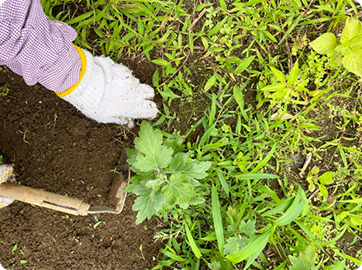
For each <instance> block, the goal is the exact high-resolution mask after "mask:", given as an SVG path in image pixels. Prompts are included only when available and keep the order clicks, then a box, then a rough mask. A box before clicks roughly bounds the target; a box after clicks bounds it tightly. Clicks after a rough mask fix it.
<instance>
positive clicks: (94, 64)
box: [58, 48, 158, 127]
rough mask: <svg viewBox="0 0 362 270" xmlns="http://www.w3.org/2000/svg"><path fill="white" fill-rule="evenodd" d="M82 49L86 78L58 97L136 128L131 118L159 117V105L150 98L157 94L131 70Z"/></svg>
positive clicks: (90, 114) (91, 115) (107, 119)
mask: <svg viewBox="0 0 362 270" xmlns="http://www.w3.org/2000/svg"><path fill="white" fill-rule="evenodd" d="M78 49H79V48H78ZM82 51H83V52H84V55H85V58H86V69H85V73H84V75H83V78H81V80H80V83H79V85H78V86H77V87H76V88H75V89H74V90H72V91H71V92H70V94H67V95H66V96H64V97H62V96H61V95H62V93H60V94H59V93H58V95H59V96H61V97H62V98H63V99H64V100H66V101H68V102H69V103H71V104H72V105H74V106H75V107H76V108H77V109H78V110H80V111H81V112H82V113H83V114H84V115H86V116H87V117H89V118H92V119H94V120H96V121H98V122H100V123H116V124H120V125H128V127H133V121H132V119H135V118H143V119H151V118H155V117H156V115H157V113H158V109H157V106H156V104H155V103H154V102H152V101H150V99H152V98H153V97H154V90H153V88H152V87H151V86H149V85H146V84H141V83H140V82H139V80H138V79H137V78H135V77H134V76H133V75H132V71H131V70H129V69H128V68H127V67H125V66H123V65H122V64H117V63H115V62H113V61H112V60H111V59H110V58H108V57H104V56H101V57H93V56H92V55H91V54H90V53H89V52H87V51H85V50H83V49H82ZM81 57H82V55H81ZM83 57H84V56H83ZM83 62H84V59H83V60H82V63H83Z"/></svg>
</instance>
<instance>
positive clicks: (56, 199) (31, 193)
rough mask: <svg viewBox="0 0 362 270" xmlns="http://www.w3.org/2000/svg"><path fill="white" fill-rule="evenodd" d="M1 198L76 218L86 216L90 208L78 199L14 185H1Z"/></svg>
mask: <svg viewBox="0 0 362 270" xmlns="http://www.w3.org/2000/svg"><path fill="white" fill-rule="evenodd" d="M0 196H3V197H7V198H11V199H14V200H17V201H21V202H25V203H30V204H33V205H38V206H41V207H45V208H49V209H52V210H56V211H60V212H64V213H67V214H71V215H76V216H78V215H80V216H86V215H87V214H88V209H89V207H90V205H89V204H87V203H84V202H83V201H81V200H78V199H74V198H70V197H67V196H63V195H58V194H55V193H51V192H47V191H43V190H38V189H34V188H30V187H26V186H20V185H16V184H13V183H3V184H1V185H0Z"/></svg>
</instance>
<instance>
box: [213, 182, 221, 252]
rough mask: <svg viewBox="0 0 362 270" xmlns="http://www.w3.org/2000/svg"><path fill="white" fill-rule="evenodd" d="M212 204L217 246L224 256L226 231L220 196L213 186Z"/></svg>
mask: <svg viewBox="0 0 362 270" xmlns="http://www.w3.org/2000/svg"><path fill="white" fill-rule="evenodd" d="M211 204H212V219H213V220H214V226H215V234H216V238H217V244H218V246H219V251H220V253H221V254H224V229H223V226H222V218H221V212H220V202H219V196H218V195H217V190H216V187H215V186H214V185H212V193H211Z"/></svg>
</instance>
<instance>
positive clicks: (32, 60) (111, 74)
mask: <svg viewBox="0 0 362 270" xmlns="http://www.w3.org/2000/svg"><path fill="white" fill-rule="evenodd" d="M76 36H77V33H76V31H75V30H74V29H72V28H71V27H70V26H69V25H67V24H66V23H64V22H59V21H52V20H49V18H48V17H47V16H46V15H45V14H44V11H43V9H42V6H41V1H40V0H21V1H19V0H6V1H4V0H0V65H6V66H8V67H9V68H10V69H11V70H12V71H14V72H15V73H17V74H19V75H21V76H23V78H24V81H25V82H26V83H27V84H28V85H34V84H36V83H40V84H42V85H43V86H45V87H46V88H47V89H49V90H51V91H55V92H58V95H60V96H61V97H62V98H64V99H65V100H66V101H68V102H70V103H71V104H73V105H74V106H75V107H77V109H79V110H80V111H81V112H83V113H84V114H85V115H86V116H88V117H90V118H92V119H94V120H96V121H98V122H101V123H117V124H122V125H124V124H128V126H132V125H133V122H132V120H131V118H154V117H156V115H157V108H156V104H155V103H154V102H152V101H150V100H149V99H151V98H153V96H154V91H153V89H152V88H151V87H150V86H147V85H144V84H140V83H139V80H138V79H136V78H135V77H133V76H132V73H131V71H130V70H129V69H128V68H126V67H124V66H122V65H120V64H116V63H114V62H113V61H112V60H111V59H109V58H106V57H93V56H92V55H91V54H90V53H88V52H85V51H83V50H81V49H79V48H77V47H74V46H73V45H72V42H73V41H74V40H75V38H76Z"/></svg>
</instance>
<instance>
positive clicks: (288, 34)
mask: <svg viewBox="0 0 362 270" xmlns="http://www.w3.org/2000/svg"><path fill="white" fill-rule="evenodd" d="M70 2H72V4H71V5H70V4H69V3H70ZM42 4H43V6H44V9H45V11H46V13H47V14H48V15H49V16H51V17H52V18H54V19H59V20H64V21H66V22H67V23H68V24H70V25H72V26H73V27H74V28H75V29H76V30H77V32H78V34H79V37H78V39H77V40H76V43H77V44H78V45H79V46H81V47H83V48H86V49H88V50H91V51H94V52H96V53H99V54H104V55H109V56H111V57H112V58H113V59H115V60H119V59H122V58H125V57H127V56H128V57H129V56H131V55H137V56H138V57H143V58H144V59H145V60H144V61H143V62H142V65H147V64H151V63H153V64H157V65H158V66H159V68H157V70H155V72H154V74H153V76H152V82H153V87H154V88H155V89H156V91H157V92H158V93H159V94H160V95H161V96H162V100H163V104H162V106H161V112H160V118H159V119H158V120H157V121H156V122H155V123H154V124H153V126H151V124H149V123H146V122H144V123H142V125H141V131H140V134H139V138H137V139H136V140H135V150H129V151H128V154H129V157H130V160H129V162H130V164H131V165H132V170H133V171H134V173H135V174H134V175H135V176H134V177H133V178H132V179H131V185H130V186H129V188H128V190H129V191H130V192H133V193H135V194H136V195H138V199H137V200H136V202H135V204H134V210H136V211H138V216H137V222H142V221H143V220H144V219H146V218H150V217H152V216H153V215H157V216H160V217H161V218H162V219H163V220H164V221H165V223H167V224H168V228H167V229H164V230H162V231H160V232H159V234H157V235H156V238H157V239H158V240H162V241H164V243H165V247H164V248H163V249H161V250H160V253H159V256H158V258H157V260H158V262H159V265H158V266H156V267H155V268H154V269H214V270H217V269H291V270H297V269H298V270H304V269H305V270H307V269H334V270H337V269H341V270H342V269H355V268H356V266H357V265H358V266H359V265H361V263H362V261H361V260H362V254H361V252H359V250H360V249H361V247H362V245H361V243H360V241H361V236H362V235H361V232H362V229H361V225H362V216H361V215H362V209H361V205H362V198H360V195H359V194H360V193H361V181H362V166H361V158H362V149H361V148H362V146H361V142H362V141H361V138H360V137H361V132H362V110H361V105H362V98H361V97H362V96H361V94H362V93H361V81H360V78H359V77H358V75H359V74H360V68H359V67H362V51H361V50H362V47H361V44H362V39H361V38H359V37H360V36H362V26H361V24H360V23H359V22H358V21H357V20H353V19H351V18H355V19H358V17H359V15H360V14H359V12H361V9H360V8H359V7H358V6H357V5H355V4H354V3H353V2H352V1H351V0H347V1H345V0H338V1H306V0H279V1H277V0H270V1H263V0H250V1H246V0H245V1H244V0H230V1H228V0H219V1H194V0H187V1H174V2H173V1H160V0H134V1H118V0H108V1H106V0H100V1H91V0H87V1H70V0H42ZM326 33H329V34H327V35H325V34H326ZM319 37H321V38H322V39H317V38H319ZM316 39H317V40H316ZM314 40H316V41H315V42H314V43H313V41H314ZM313 48H314V49H315V50H314V49H313ZM356 74H357V75H356ZM148 146H152V147H148ZM347 236H348V239H351V240H350V241H347V240H345V241H344V239H347ZM346 241H347V242H346ZM342 243H344V244H342ZM346 243H347V244H346Z"/></svg>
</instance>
